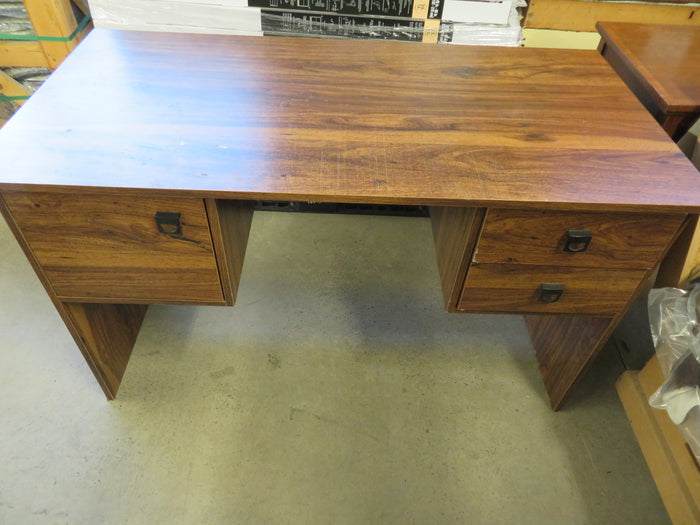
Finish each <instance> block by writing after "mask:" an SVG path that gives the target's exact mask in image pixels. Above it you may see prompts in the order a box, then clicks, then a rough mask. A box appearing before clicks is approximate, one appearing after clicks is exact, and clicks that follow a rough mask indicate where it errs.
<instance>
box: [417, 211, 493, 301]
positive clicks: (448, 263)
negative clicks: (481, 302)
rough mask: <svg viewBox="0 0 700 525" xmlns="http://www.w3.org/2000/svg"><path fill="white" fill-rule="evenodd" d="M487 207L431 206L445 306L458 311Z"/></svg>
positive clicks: (431, 218) (434, 239)
mask: <svg viewBox="0 0 700 525" xmlns="http://www.w3.org/2000/svg"><path fill="white" fill-rule="evenodd" d="M485 214H486V209H484V208H448V207H433V208H430V220H431V223H432V228H433V241H434V243H435V255H436V256H437V263H438V271H439V273H440V283H441V284H442V293H443V298H444V301H445V310H446V311H448V312H456V311H457V309H456V305H457V300H458V299H459V296H460V294H461V293H462V288H463V286H464V277H465V275H466V274H467V268H468V267H469V262H470V261H471V257H472V252H473V251H474V246H475V245H476V241H477V239H478V236H479V231H480V230H481V224H482V222H483V220H484V215H485Z"/></svg>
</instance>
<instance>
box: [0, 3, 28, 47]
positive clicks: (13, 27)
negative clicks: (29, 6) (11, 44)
mask: <svg viewBox="0 0 700 525" xmlns="http://www.w3.org/2000/svg"><path fill="white" fill-rule="evenodd" d="M0 33H5V34H9V35H33V34H34V28H33V27H32V23H31V22H30V21H29V15H28V14H27V10H26V9H25V8H24V3H23V2H22V0H0ZM0 40H2V38H0Z"/></svg>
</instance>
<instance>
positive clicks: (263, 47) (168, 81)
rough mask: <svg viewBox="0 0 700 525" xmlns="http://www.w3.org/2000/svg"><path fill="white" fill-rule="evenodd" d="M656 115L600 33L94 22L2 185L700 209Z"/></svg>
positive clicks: (36, 109)
mask: <svg viewBox="0 0 700 525" xmlns="http://www.w3.org/2000/svg"><path fill="white" fill-rule="evenodd" d="M193 78H196V79H197V82H196V83H193V82H192V79H193ZM78 90H79V91H80V93H81V94H82V96H81V97H76V96H75V93H76V92H78ZM193 101H197V103H196V104H195V103H193ZM650 122H652V120H651V117H650V116H649V115H648V114H647V113H646V111H644V110H643V108H642V107H641V106H640V105H639V103H638V102H637V101H636V100H635V98H634V96H633V95H632V94H631V93H629V91H628V90H627V88H626V87H625V86H624V85H623V83H622V82H621V81H620V79H619V78H618V77H617V75H616V74H615V73H614V72H613V71H612V70H611V69H610V67H609V66H608V64H607V63H606V62H605V60H604V59H603V58H602V57H600V56H599V55H598V54H597V53H596V52H594V51H573V50H558V49H527V48H503V49H500V48H490V47H479V46H430V45H425V46H416V45H414V44H411V43H401V42H377V41H371V42H368V41H336V40H323V39H303V38H290V39H285V38H259V37H233V36H219V35H185V34H154V33H142V32H133V33H132V32H120V31H111V30H104V29H98V30H95V31H93V32H92V33H90V35H89V36H88V37H87V38H86V39H85V41H84V42H83V43H81V45H80V46H79V47H78V48H77V49H76V50H75V51H74V52H73V53H72V54H71V55H70V56H69V57H68V59H67V60H66V62H64V64H62V66H61V68H59V70H57V71H56V72H55V73H54V75H53V76H52V77H51V78H50V79H49V81H48V82H47V83H45V84H44V85H43V86H42V88H41V89H40V90H39V91H38V92H37V93H36V94H35V95H34V96H33V97H32V99H31V100H30V101H29V103H27V104H25V105H24V107H23V108H22V109H21V110H20V111H19V112H18V113H17V115H15V117H14V118H13V119H12V120H11V121H10V122H9V123H8V124H7V125H6V126H4V127H3V128H2V130H0V158H2V159H3V162H4V166H5V170H3V173H2V175H1V176H0V188H2V189H5V190H7V189H10V188H15V189H17V188H20V187H22V186H24V185H26V184H34V185H38V186H37V189H39V188H42V187H43V188H44V189H46V190H48V191H52V190H51V188H53V187H54V186H56V185H58V186H71V187H96V186H99V187H103V188H107V189H110V190H109V191H113V192H115V193H116V192H118V191H120V190H124V191H126V192H134V193H137V192H138V190H140V189H154V190H159V191H162V192H163V193H176V192H182V193H187V194H188V195H193V194H196V195H198V196H201V197H207V198H212V197H215V198H237V199H264V200H312V201H320V202H323V201H330V202H356V203H364V202H373V203H395V204H423V205H439V206H441V205H453V206H486V205H500V206H501V207H503V206H506V207H511V206H519V207H530V208H538V207H539V208H558V209H603V210H605V209H608V208H610V207H617V208H619V209H621V210H630V211H634V210H637V211H650V212H657V211H658V212H663V211H665V210H666V211H669V210H672V209H675V208H682V210H683V211H686V210H687V209H688V208H689V209H698V210H700V194H698V193H697V192H688V191H686V190H687V188H689V187H692V186H693V184H694V182H695V180H696V174H695V170H694V169H693V168H692V166H691V165H690V163H689V162H688V160H687V159H686V158H684V157H683V155H682V154H681V153H680V152H679V151H678V150H677V148H676V147H675V145H673V144H672V143H671V141H670V140H668V138H667V137H666V136H665V134H664V133H663V131H662V130H659V129H658V128H657V127H656V126H653V125H650ZM95 166H99V167H100V169H99V172H98V173H99V175H97V174H96V171H95Z"/></svg>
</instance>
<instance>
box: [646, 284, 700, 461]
mask: <svg viewBox="0 0 700 525" xmlns="http://www.w3.org/2000/svg"><path fill="white" fill-rule="evenodd" d="M699 300H700V286H695V287H694V288H693V289H692V290H690V291H686V290H680V289H678V288H661V289H658V290H652V291H651V292H650V293H649V323H650V327H651V336H652V339H653V341H654V348H655V350H656V355H657V357H658V359H659V364H660V365H661V370H662V372H663V374H664V377H665V378H666V381H665V382H664V383H663V384H662V385H661V386H660V387H659V389H658V390H657V391H656V392H654V394H653V395H652V396H651V397H650V398H649V404H650V405H651V406H652V407H654V408H658V409H662V410H666V412H668V415H669V417H670V418H671V420H672V421H673V422H674V423H675V424H676V425H677V426H678V428H679V429H680V431H681V433H682V434H683V436H684V437H685V439H686V441H687V442H688V444H689V445H690V448H691V449H692V450H693V453H694V454H695V456H696V457H697V458H698V459H699V460H700V336H699V335H698V334H699V333H700V326H699V325H698V317H699V315H698V309H699V307H700V305H699V304H698V301H699Z"/></svg>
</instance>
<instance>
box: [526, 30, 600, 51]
mask: <svg viewBox="0 0 700 525" xmlns="http://www.w3.org/2000/svg"><path fill="white" fill-rule="evenodd" d="M599 42H600V35H599V34H598V33H593V32H588V31H586V32H584V31H559V30H556V29H535V28H532V27H530V28H528V27H526V28H523V45H524V46H525V47H549V48H557V49H597V48H598V43H599Z"/></svg>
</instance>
